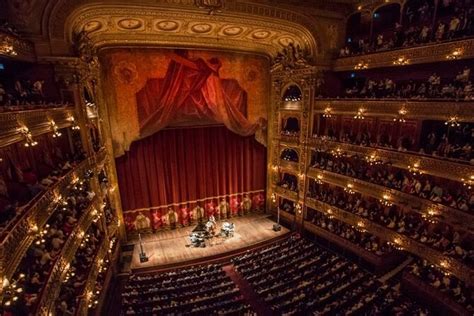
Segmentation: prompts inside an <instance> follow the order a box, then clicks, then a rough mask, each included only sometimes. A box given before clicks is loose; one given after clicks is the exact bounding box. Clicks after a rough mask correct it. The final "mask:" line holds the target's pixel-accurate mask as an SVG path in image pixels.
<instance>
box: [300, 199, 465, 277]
mask: <svg viewBox="0 0 474 316" xmlns="http://www.w3.org/2000/svg"><path fill="white" fill-rule="evenodd" d="M306 206H308V207H310V208H313V209H315V210H317V211H320V212H322V213H325V214H328V213H327V210H329V209H330V210H331V214H330V215H331V216H334V218H336V219H338V220H340V221H343V222H345V223H347V224H349V225H352V226H353V227H358V228H359V229H360V228H363V229H365V230H367V231H368V232H370V233H371V234H373V235H375V236H377V237H379V238H380V239H382V240H387V241H390V242H392V243H393V244H395V245H396V246H397V247H399V248H401V249H403V250H406V251H408V252H411V253H413V254H415V255H417V256H420V257H423V258H425V259H427V260H428V261H430V262H432V263H433V264H436V265H437V266H440V267H441V268H442V269H444V270H445V271H448V272H450V273H452V274H454V275H455V276H457V277H458V278H459V279H461V280H463V281H465V282H466V283H468V284H474V271H473V270H472V269H470V268H469V267H467V266H466V265H464V264H463V263H461V262H459V261H458V260H455V259H453V258H450V257H447V256H445V255H444V254H443V253H441V252H439V251H437V250H434V249H432V248H430V247H428V246H425V245H424V244H422V243H420V242H418V241H416V240H413V239H411V238H409V237H407V236H405V235H401V234H399V233H397V232H395V231H393V230H391V229H388V228H386V227H384V226H381V225H378V224H376V223H374V222H372V221H370V220H367V219H365V218H362V217H359V216H357V215H355V214H352V213H350V212H347V211H344V210H342V209H339V208H337V207H335V206H332V205H330V204H327V203H324V202H321V201H318V200H315V199H312V198H307V200H306Z"/></svg>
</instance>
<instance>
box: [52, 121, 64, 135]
mask: <svg viewBox="0 0 474 316" xmlns="http://www.w3.org/2000/svg"><path fill="white" fill-rule="evenodd" d="M49 124H50V125H51V129H52V130H53V138H57V137H60V136H61V135H62V133H61V132H60V131H59V127H58V125H56V122H55V121H53V120H51V122H49Z"/></svg>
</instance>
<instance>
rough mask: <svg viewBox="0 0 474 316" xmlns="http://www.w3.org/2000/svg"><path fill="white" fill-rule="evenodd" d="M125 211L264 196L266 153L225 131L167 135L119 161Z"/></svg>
mask: <svg viewBox="0 0 474 316" xmlns="http://www.w3.org/2000/svg"><path fill="white" fill-rule="evenodd" d="M116 165H117V173H118V182H119V186H120V193H121V197H122V205H123V209H124V210H134V209H142V208H147V209H152V208H157V207H159V206H161V205H167V204H172V203H175V204H178V203H182V202H186V201H193V200H197V199H204V198H207V197H213V196H219V195H227V194H234V193H240V192H246V191H254V190H264V189H265V186H266V148H265V147H264V146H262V145H261V144H259V143H258V142H257V141H256V140H255V138H254V137H252V136H249V137H243V136H239V135H236V134H234V133H233V132H231V131H229V130H228V129H227V128H226V127H223V126H214V127H199V128H183V129H168V130H162V131H160V132H158V133H156V134H154V135H152V136H150V137H148V138H145V139H142V140H139V141H136V142H134V143H133V144H132V146H131V148H130V151H129V152H127V153H126V154H125V155H124V156H121V157H119V158H117V159H116Z"/></svg>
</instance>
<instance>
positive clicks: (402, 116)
mask: <svg viewBox="0 0 474 316" xmlns="http://www.w3.org/2000/svg"><path fill="white" fill-rule="evenodd" d="M407 113H408V111H407V109H406V108H405V107H402V108H401V109H400V110H398V116H397V117H396V118H394V119H393V121H394V122H400V123H405V122H406V120H405V116H406V115H407Z"/></svg>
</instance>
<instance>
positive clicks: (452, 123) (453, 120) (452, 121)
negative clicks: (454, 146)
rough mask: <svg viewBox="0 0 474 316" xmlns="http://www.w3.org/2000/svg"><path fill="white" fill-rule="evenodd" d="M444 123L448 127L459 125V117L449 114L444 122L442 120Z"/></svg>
mask: <svg viewBox="0 0 474 316" xmlns="http://www.w3.org/2000/svg"><path fill="white" fill-rule="evenodd" d="M444 125H448V126H449V127H459V126H461V123H459V117H457V115H454V116H451V117H450V118H449V119H448V120H447V121H446V122H444Z"/></svg>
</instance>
